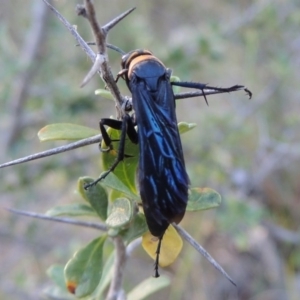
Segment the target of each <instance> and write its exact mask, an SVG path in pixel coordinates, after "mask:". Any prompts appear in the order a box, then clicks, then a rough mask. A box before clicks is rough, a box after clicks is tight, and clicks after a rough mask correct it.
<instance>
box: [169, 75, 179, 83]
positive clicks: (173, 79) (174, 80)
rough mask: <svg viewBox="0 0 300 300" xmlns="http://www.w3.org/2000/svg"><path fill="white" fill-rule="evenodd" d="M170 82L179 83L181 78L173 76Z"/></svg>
mask: <svg viewBox="0 0 300 300" xmlns="http://www.w3.org/2000/svg"><path fill="white" fill-rule="evenodd" d="M170 81H171V82H179V81H180V78H179V77H178V76H173V75H172V76H171V78H170Z"/></svg>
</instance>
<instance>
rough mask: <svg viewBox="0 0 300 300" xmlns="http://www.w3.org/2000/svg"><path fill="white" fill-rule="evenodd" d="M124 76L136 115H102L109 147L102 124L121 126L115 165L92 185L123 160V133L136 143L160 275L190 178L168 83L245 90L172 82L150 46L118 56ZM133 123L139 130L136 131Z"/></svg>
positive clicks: (156, 266)
mask: <svg viewBox="0 0 300 300" xmlns="http://www.w3.org/2000/svg"><path fill="white" fill-rule="evenodd" d="M119 77H122V78H123V79H124V80H125V81H126V84H127V86H128V88H129V90H130V92H131V94H132V105H133V109H134V112H135V114H133V115H129V114H125V116H124V117H123V120H121V121H120V120H113V119H108V118H105V119H102V120H101V121H100V130H101V133H102V138H103V140H104V142H105V144H106V145H107V146H108V147H110V149H111V148H112V141H111V139H110V137H109V136H108V134H107V132H106V130H105V127H104V126H105V125H106V126H109V127H112V128H114V129H118V130H121V137H120V144H119V149H118V156H117V159H116V161H115V162H114V163H113V165H112V166H111V167H110V168H109V170H107V171H106V172H105V173H103V174H102V176H101V177H99V178H98V179H97V180H96V181H94V182H93V183H91V184H89V185H87V186H86V187H85V188H88V187H90V186H91V185H94V184H96V183H97V182H99V181H100V180H102V179H103V178H105V177H106V176H107V175H108V174H109V173H110V172H112V171H113V170H114V169H115V167H116V166H117V165H118V163H119V162H120V161H122V160H123V159H124V156H125V154H124V147H125V138H126V134H127V135H128V137H129V139H130V140H131V141H132V142H133V143H135V144H137V143H138V144H139V167H138V180H139V187H140V195H141V199H142V203H143V209H144V213H145V217H146V221H147V224H148V227H149V230H150V232H151V234H152V235H153V236H155V237H158V239H159V242H158V246H157V252H156V254H157V255H156V261H155V275H154V276H155V277H159V273H158V264H159V252H160V247H161V241H162V238H163V235H164V233H165V231H166V229H167V228H168V226H169V224H170V223H173V222H175V223H179V222H180V221H181V220H182V218H183V216H184V214H185V210H186V205H187V200H188V189H189V182H190V181H189V177H188V174H187V172H186V169H185V163H184V157H183V151H182V145H181V140H180V136H179V131H178V127H177V118H176V113H175V97H174V93H173V89H172V86H173V85H175V86H181V87H187V88H194V89H198V90H201V91H202V93H203V96H204V97H205V101H206V102H207V100H206V96H205V90H211V91H214V92H215V93H228V92H234V91H238V90H241V89H244V90H245V91H246V92H247V94H248V95H249V97H250V98H251V96H252V94H251V92H250V91H249V90H247V89H246V88H244V86H241V85H235V86H232V87H229V88H218V87H212V86H208V85H206V84H202V83H194V82H171V81H170V77H171V70H170V69H167V68H166V67H165V66H164V64H163V63H162V62H161V61H160V60H159V59H158V58H156V57H155V56H154V55H153V54H152V53H151V52H150V51H148V50H141V49H139V50H134V51H131V52H129V53H127V54H125V55H123V57H122V70H121V71H120V72H119V74H118V77H117V79H118V78H119ZM135 125H137V128H138V129H137V131H136V129H135Z"/></svg>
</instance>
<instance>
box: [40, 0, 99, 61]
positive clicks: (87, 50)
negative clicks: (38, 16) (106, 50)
mask: <svg viewBox="0 0 300 300" xmlns="http://www.w3.org/2000/svg"><path fill="white" fill-rule="evenodd" d="M43 1H44V2H45V4H46V5H47V6H48V7H49V8H50V9H51V10H52V11H53V12H54V14H55V16H56V17H57V18H58V19H59V20H60V21H61V22H62V23H63V24H64V25H65V27H66V28H67V29H68V30H69V31H70V33H71V34H72V35H73V36H74V38H75V39H76V41H77V43H78V44H79V45H80V47H81V48H82V50H83V51H84V52H85V53H86V54H87V55H88V57H89V58H90V59H91V61H92V62H94V61H95V60H96V54H95V53H94V51H93V50H92V49H91V48H90V47H89V45H88V44H87V43H86V42H85V41H84V39H83V38H82V37H81V36H80V35H79V33H78V32H77V31H76V29H75V28H74V26H73V25H71V24H70V23H69V22H68V21H67V20H66V19H65V18H64V17H63V16H62V15H61V14H60V13H59V12H58V11H57V10H56V9H55V8H54V7H53V6H52V5H51V4H50V3H49V2H48V1H46V0H43Z"/></svg>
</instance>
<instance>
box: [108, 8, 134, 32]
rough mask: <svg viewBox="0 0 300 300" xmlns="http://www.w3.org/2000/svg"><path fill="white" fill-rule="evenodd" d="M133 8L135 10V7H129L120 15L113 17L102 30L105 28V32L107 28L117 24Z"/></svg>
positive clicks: (109, 28)
mask: <svg viewBox="0 0 300 300" xmlns="http://www.w3.org/2000/svg"><path fill="white" fill-rule="evenodd" d="M134 10H135V7H133V8H131V9H128V10H127V11H125V12H124V13H122V14H121V15H119V16H118V17H116V18H115V19H113V20H112V21H110V22H108V23H107V24H105V25H104V26H103V27H102V28H103V30H105V31H106V32H108V31H109V30H111V29H112V28H113V27H114V26H115V25H117V24H118V23H119V22H120V21H122V20H123V19H124V18H125V17H126V16H127V15H129V14H130V13H131V12H133V11H134Z"/></svg>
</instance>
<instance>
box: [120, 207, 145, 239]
mask: <svg viewBox="0 0 300 300" xmlns="http://www.w3.org/2000/svg"><path fill="white" fill-rule="evenodd" d="M148 230H149V229H148V225H147V223H146V219H145V215H144V214H142V213H138V214H136V215H135V217H134V219H133V221H132V223H131V224H130V227H129V228H128V229H125V230H123V231H121V232H120V235H121V236H122V238H123V240H124V241H125V242H126V243H127V244H129V243H130V242H132V241H133V240H135V239H136V238H139V237H140V236H142V235H143V234H144V233H145V232H147V231H148Z"/></svg>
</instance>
